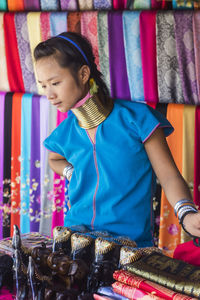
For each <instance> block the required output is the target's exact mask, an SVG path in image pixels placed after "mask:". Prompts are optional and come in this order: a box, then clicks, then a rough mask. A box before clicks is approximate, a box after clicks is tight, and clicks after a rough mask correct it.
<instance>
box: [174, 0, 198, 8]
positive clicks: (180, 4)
mask: <svg viewBox="0 0 200 300" xmlns="http://www.w3.org/2000/svg"><path fill="white" fill-rule="evenodd" d="M172 4H173V9H183V8H185V9H193V1H190V0H172Z"/></svg>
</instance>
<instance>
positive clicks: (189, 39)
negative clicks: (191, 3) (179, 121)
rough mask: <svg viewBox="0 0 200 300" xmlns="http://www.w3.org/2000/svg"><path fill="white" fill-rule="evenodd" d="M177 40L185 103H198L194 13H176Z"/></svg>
mask: <svg viewBox="0 0 200 300" xmlns="http://www.w3.org/2000/svg"><path fill="white" fill-rule="evenodd" d="M174 18H175V38H176V47H177V53H178V64H179V70H180V78H181V84H182V90H183V97H184V102H185V103H189V104H194V103H198V91H197V80H196V71H195V54H194V40H193V12H192V11H187V12H186V11H175V12H174Z"/></svg>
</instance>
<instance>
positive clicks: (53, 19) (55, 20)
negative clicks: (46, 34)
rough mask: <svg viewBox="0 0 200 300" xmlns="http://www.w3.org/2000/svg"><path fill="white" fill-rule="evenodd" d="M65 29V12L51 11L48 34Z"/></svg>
mask: <svg viewBox="0 0 200 300" xmlns="http://www.w3.org/2000/svg"><path fill="white" fill-rule="evenodd" d="M64 31H67V12H52V13H51V14H50V34H51V36H56V35H58V34H60V33H62V32H64Z"/></svg>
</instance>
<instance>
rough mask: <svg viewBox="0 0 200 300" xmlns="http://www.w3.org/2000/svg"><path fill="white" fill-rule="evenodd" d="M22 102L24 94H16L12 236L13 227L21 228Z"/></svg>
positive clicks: (13, 138)
mask: <svg viewBox="0 0 200 300" xmlns="http://www.w3.org/2000/svg"><path fill="white" fill-rule="evenodd" d="M21 101H22V93H14V95H13V99H12V136H11V222H10V225H11V228H10V232H11V236H12V235H13V229H14V228H13V225H17V226H18V227H19V228H20V154H21Z"/></svg>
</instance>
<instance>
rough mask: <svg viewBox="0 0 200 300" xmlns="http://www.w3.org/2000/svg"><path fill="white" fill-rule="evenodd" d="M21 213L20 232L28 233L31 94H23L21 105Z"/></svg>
mask: <svg viewBox="0 0 200 300" xmlns="http://www.w3.org/2000/svg"><path fill="white" fill-rule="evenodd" d="M21 106H22V108H21V170H20V174H21V182H20V195H21V211H20V213H21V214H20V232H21V233H22V234H24V233H28V232H30V215H29V206H30V194H29V191H30V160H31V116H32V94H23V96H22V104H21Z"/></svg>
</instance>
